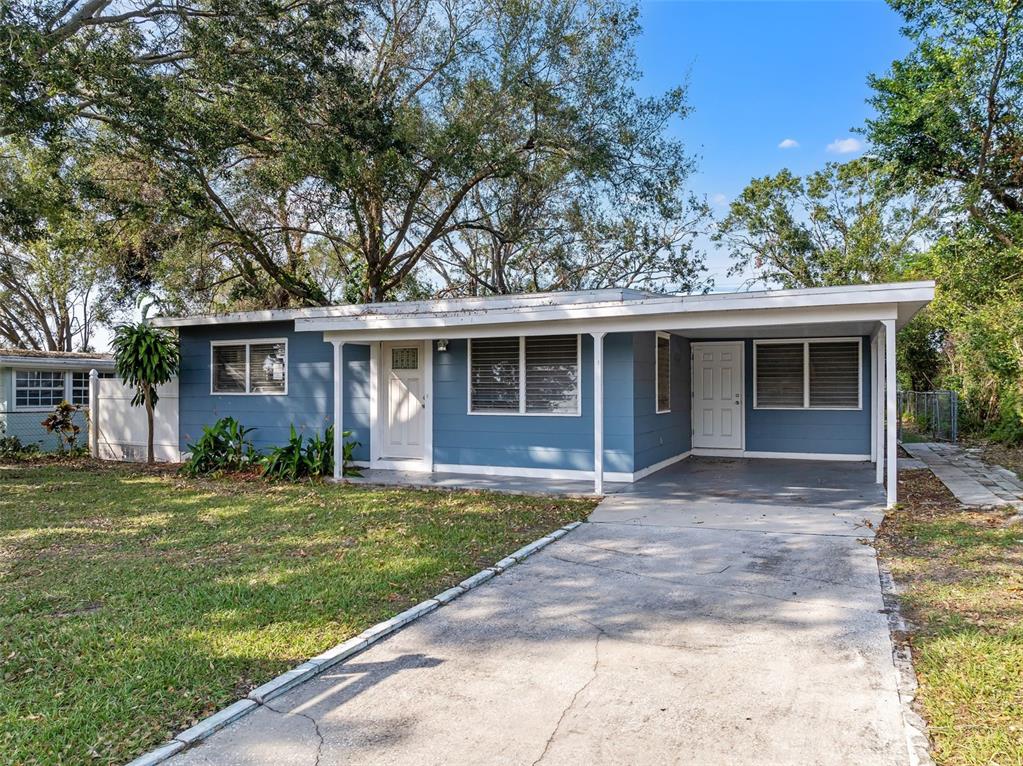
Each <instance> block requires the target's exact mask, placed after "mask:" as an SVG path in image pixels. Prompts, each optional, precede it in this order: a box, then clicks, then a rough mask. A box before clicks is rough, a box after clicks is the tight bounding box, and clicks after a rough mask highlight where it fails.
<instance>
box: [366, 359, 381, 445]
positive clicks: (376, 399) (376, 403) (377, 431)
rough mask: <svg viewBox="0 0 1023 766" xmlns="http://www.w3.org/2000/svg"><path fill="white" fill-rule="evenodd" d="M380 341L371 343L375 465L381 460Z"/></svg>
mask: <svg viewBox="0 0 1023 766" xmlns="http://www.w3.org/2000/svg"><path fill="white" fill-rule="evenodd" d="M380 346H381V344H380V343H371V344H370V345H369V462H370V465H375V464H376V463H377V461H378V460H380V439H381V438H382V429H381V427H380V396H379V395H378V393H377V385H378V381H379V378H380Z"/></svg>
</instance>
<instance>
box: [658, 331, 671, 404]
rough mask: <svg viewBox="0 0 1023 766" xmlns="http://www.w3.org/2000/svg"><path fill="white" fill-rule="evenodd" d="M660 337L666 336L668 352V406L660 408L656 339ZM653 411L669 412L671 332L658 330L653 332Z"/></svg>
mask: <svg viewBox="0 0 1023 766" xmlns="http://www.w3.org/2000/svg"><path fill="white" fill-rule="evenodd" d="M660 338H666V339H667V341H668V353H667V357H668V358H667V360H666V361H667V364H668V408H667V409H664V410H662V409H660V402H661V376H660V375H659V374H658V373H659V371H660V370H659V366H660V363H661V358H660V357H661V344H660V343H658V342H657V341H658V340H659V339H660ZM654 412H656V413H657V414H658V415H667V414H668V413H670V412H671V333H668V332H662V331H658V332H656V333H655V334H654Z"/></svg>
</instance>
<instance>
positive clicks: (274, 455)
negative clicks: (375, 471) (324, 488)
mask: <svg viewBox="0 0 1023 766" xmlns="http://www.w3.org/2000/svg"><path fill="white" fill-rule="evenodd" d="M341 435H342V437H344V438H345V439H348V437H350V436H351V435H352V432H351V431H343V432H342V434H341ZM357 446H358V442H354V441H345V443H344V448H343V452H342V459H343V472H344V473H345V474H347V475H358V472H357V471H355V469H354V468H352V466H351V462H352V454H353V452H354V451H355V448H356V447H357ZM333 473H334V426H328V427H327V432H326V434H325V435H324V436H323V438H321V437H320V435H319V434H315V435H314V436H311V437H309V442H308V444H304V443H303V438H302V435H301V434H300V433H298V432H297V431H295V427H294V426H292V427H291V436H290V438H289V439H288V443H287V444H285V445H284V446H283V447H275V448H274V449H273V450H271V451H270V454H269V455H267V456H266V457H265V458H263V476H264V477H266V478H268V479H283V480H285V481H297V480H298V479H303V478H306V477H320V476H330V475H331V474H333Z"/></svg>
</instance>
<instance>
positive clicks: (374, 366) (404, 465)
mask: <svg viewBox="0 0 1023 766" xmlns="http://www.w3.org/2000/svg"><path fill="white" fill-rule="evenodd" d="M384 346H387V347H388V348H390V347H392V346H415V347H417V348H418V349H419V358H420V360H421V361H420V366H421V368H422V372H423V404H425V405H426V406H425V407H424V413H423V418H424V419H425V420H424V422H423V454H422V455H421V456H420V457H415V458H386V457H383V456H382V455H381V452H380V443H381V441H382V439H383V433H384V426H383V424H384V422H385V418H386V413H385V412H384V406H385V405H386V404H387V397H386V396H384V395H383V389H382V387H381V385H380V384H381V376H383V375H384V374H385V373H386V372H387V371H388V370H389V369H390V365H389V363H388V362H387V361H386V357H385V355H384ZM369 412H370V419H369V453H370V467H371V468H385V469H388V470H394V471H425V472H427V473H428V472H430V471H431V470H433V343H432V342H431V341H424V340H413V341H386V342H381V343H373V344H371V345H370V350H369Z"/></svg>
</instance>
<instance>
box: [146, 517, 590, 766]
mask: <svg viewBox="0 0 1023 766" xmlns="http://www.w3.org/2000/svg"><path fill="white" fill-rule="evenodd" d="M582 523H583V522H581V521H573V522H571V523H569V524H566V525H565V526H563V527H561V528H560V529H558V530H555V531H554V532H552V533H551V534H549V535H545V536H544V537H541V538H540V539H538V540H534V541H533V542H531V543H529V544H528V545H524V546H523V547H521V548H519V549H518V550H517V551H515V552H514V553H512V554H511V555H510V556H506V557H505V558H503V559H501V560H500V561H498V562H497V563H496V564H494V565H493V566H491V567H487V568H486V569H483V570H480V571H479V572H477V573H476V574H474V575H472V576H471V577H467V578H466V579H464V580H462V582H460V583H458V585H455V586H453V587H451V588H448V589H447V590H445V591H441V592H440V593H438V594H437V595H436V596H434V597H433V598H428V599H426V600H425V601H422V602H420V603H418V604H416V605H415V606H413V607H410V608H409V609H406V610H405V611H404V612H400V613H398V614H396V615H394V617H391V618H390V619H387V620H384V621H383V622H378V623H377V624H376V625H372V626H370V627H369V628H367V629H366V630H364V631H362V633H360V634H359V635H357V636H355V637H353V638H350V639H348V640H347V641H344V642H342V643H340V644H338V645H337V646H334V647H332V648H330V649H327V650H326V651H323V652H321V653H320V654H318V655H316V656H315V657H312V658H310V659H309V660H307V661H306V662H303V663H302V664H301V665H298V666H296V667H294V668H292V669H291V670H287V671H285V672H284V673H281V674H280V675H279V676H277V677H276V678H271V679H270V680H269V681H267V682H266V683H265V684H262V685H260V686H258V687H256V688H255V689H253V690H252V691H251V692H249V693H248V695H247V696H246V697H245V698H244V699H240V700H238V701H237V702H234V703H232V704H231V705H228V706H227V707H226V708H224V709H223V710H219V711H217V712H216V713H214V714H213V715H211V716H207V717H206V718H204V719H202V720H201V721H199V722H198V723H196V724H194V725H193V726H190V727H189V728H187V729H185V730H184V731H182V732H180V733H178V734H176V735H175V736H174V737H173V739H171V741H170V742H166V743H164V744H162V745H160V746H159V747H157V748H155V749H153V750H150V751H149V752H148V753H144V754H143V755H140V756H139V757H138V758H136V759H135V760H133V761H131V763H129V764H127V766H156V764H159V763H163V762H164V761H166V760H167V759H169V758H171V757H173V756H175V755H177V754H178V753H180V752H181V751H182V750H185V749H186V748H189V747H193V746H194V745H197V744H198V743H200V742H202V741H203V740H204V739H206V738H207V737H209V736H211V735H212V734H213V733H215V732H217V731H220V730H221V729H223V728H224V727H225V726H227V725H229V724H231V723H233V722H234V721H237V720H238V719H239V718H242V717H243V716H246V715H248V714H249V713H251V712H252V711H253V710H256V709H257V708H259V707H262V706H263V705H265V704H266V703H267V702H269V701H270V700H272V699H274V698H275V697H279V696H280V695H282V694H284V693H285V692H289V691H291V690H292V689H294V688H295V687H296V686H299V685H300V684H302V683H304V682H306V681H308V680H309V679H310V678H312V677H313V676H315V675H317V674H318V673H321V672H323V671H324V670H326V669H327V668H330V667H332V666H333V665H337V664H338V663H340V662H344V661H345V660H347V659H349V658H350V657H352V656H354V655H356V654H358V653H360V652H362V651H364V650H365V649H368V648H369V647H370V646H372V645H373V644H375V643H376V642H377V641H380V640H381V639H384V638H386V637H387V636H389V635H391V634H392V633H394V632H396V631H398V630H400V629H401V628H403V627H405V626H406V625H408V624H409V623H411V622H414V621H415V620H418V619H419V618H420V617H422V616H424V615H427V614H429V613H430V612H432V611H434V610H435V609H439V608H440V607H442V606H445V605H446V604H450V603H451V602H452V601H454V600H455V599H457V598H459V597H460V596H463V595H464V594H466V593H468V592H469V591H471V590H472V589H473V588H477V587H479V586H480V585H482V584H483V583H485V582H486V581H487V580H490V579H492V578H494V577H496V576H497V575H499V574H501V573H503V572H505V571H507V570H508V569H510V568H511V567H513V566H515V565H516V564H519V563H521V562H523V561H525V560H526V559H527V558H529V557H530V556H532V555H533V554H535V553H538V552H539V551H541V550H543V549H544V548H546V547H547V546H548V545H550V544H551V543H553V542H555V541H557V540H560V539H561V538H562V537H564V536H565V535H567V534H568V533H569V532H571V531H572V530H573V529H576V528H577V527H579V526H581V525H582Z"/></svg>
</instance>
